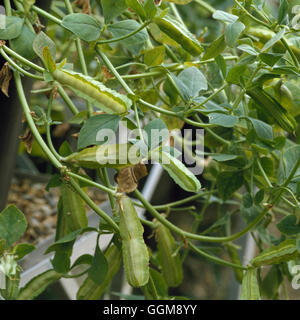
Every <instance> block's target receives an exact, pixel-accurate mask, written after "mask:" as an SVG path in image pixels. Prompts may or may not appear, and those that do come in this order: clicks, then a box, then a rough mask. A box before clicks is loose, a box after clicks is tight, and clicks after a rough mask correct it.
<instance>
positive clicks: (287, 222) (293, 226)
mask: <svg viewBox="0 0 300 320" xmlns="http://www.w3.org/2000/svg"><path fill="white" fill-rule="evenodd" d="M277 228H278V230H279V231H280V232H281V233H284V234H286V235H289V236H292V235H296V234H300V222H299V221H297V217H296V216H295V215H289V216H287V217H284V218H283V219H281V220H280V221H279V222H278V223H277Z"/></svg>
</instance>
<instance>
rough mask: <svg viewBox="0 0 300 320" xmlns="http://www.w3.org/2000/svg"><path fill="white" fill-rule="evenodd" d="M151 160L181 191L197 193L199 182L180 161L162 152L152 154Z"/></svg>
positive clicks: (199, 186)
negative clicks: (166, 173)
mask: <svg viewBox="0 0 300 320" xmlns="http://www.w3.org/2000/svg"><path fill="white" fill-rule="evenodd" d="M151 159H152V160H155V161H158V162H159V163H160V164H161V165H162V167H163V168H164V169H165V170H166V171H167V172H168V173H169V175H170V176H171V178H172V179H173V180H174V181H175V182H176V183H177V184H178V185H179V186H180V187H181V188H182V189H184V190H186V191H188V192H198V191H199V189H200V188H201V184H200V182H199V180H198V179H197V178H196V177H195V176H194V175H193V173H192V172H191V171H190V170H189V169H188V168H187V167H186V166H185V165H184V164H183V163H182V162H181V161H179V160H178V159H176V158H175V157H173V156H171V155H170V154H169V153H167V152H164V151H162V152H152V153H151Z"/></svg>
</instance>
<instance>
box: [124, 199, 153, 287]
mask: <svg viewBox="0 0 300 320" xmlns="http://www.w3.org/2000/svg"><path fill="white" fill-rule="evenodd" d="M119 206H120V224H119V228H120V235H121V239H122V253H123V262H124V268H125V273H126V277H127V281H128V283H129V284H130V285H131V286H132V287H141V286H144V285H146V284H147V282H148V280H149V253H148V249H147V246H146V244H145V242H144V239H143V233H144V228H143V226H142V224H141V222H140V219H139V217H138V214H137V212H136V210H135V208H134V205H133V203H132V201H131V199H130V198H129V197H127V196H121V198H120V199H119Z"/></svg>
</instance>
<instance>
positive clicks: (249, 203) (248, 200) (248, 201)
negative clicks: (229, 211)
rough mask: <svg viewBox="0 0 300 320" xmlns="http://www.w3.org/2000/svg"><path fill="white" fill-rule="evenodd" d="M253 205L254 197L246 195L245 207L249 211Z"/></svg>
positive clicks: (244, 198)
mask: <svg viewBox="0 0 300 320" xmlns="http://www.w3.org/2000/svg"><path fill="white" fill-rule="evenodd" d="M252 205H253V199H252V196H251V194H250V193H249V192H247V193H245V194H244V195H243V206H244V207H245V208H246V209H248V208H251V207H252Z"/></svg>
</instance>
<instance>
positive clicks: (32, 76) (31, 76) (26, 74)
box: [0, 48, 44, 80]
mask: <svg viewBox="0 0 300 320" xmlns="http://www.w3.org/2000/svg"><path fill="white" fill-rule="evenodd" d="M0 53H1V55H2V56H3V58H4V59H5V60H6V61H7V62H8V63H9V64H10V65H11V66H12V67H13V68H15V69H16V70H18V71H19V72H21V73H22V74H23V75H25V76H27V77H29V78H32V79H35V80H44V78H43V77H41V76H38V75H36V74H32V73H30V72H28V71H26V70H24V69H23V68H21V67H20V66H19V65H17V64H16V63H15V62H14V61H13V60H12V59H11V58H10V57H9V56H8V55H7V54H6V53H5V52H4V50H3V48H0Z"/></svg>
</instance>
